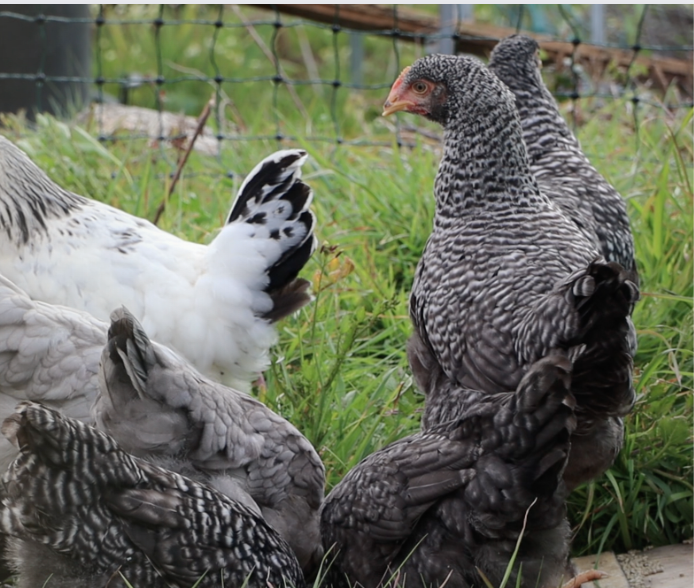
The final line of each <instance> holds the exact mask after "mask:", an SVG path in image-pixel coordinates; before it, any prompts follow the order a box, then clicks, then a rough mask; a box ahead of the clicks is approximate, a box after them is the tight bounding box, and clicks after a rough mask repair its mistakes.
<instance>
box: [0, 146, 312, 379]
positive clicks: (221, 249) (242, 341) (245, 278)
mask: <svg viewBox="0 0 694 588" xmlns="http://www.w3.org/2000/svg"><path fill="white" fill-rule="evenodd" d="M306 158H307V155H306V153H305V152H304V151H301V150H296V149H294V150H287V151H278V152H277V153H274V154H273V155H270V156H269V157H267V158H266V159H264V160H263V161H262V162H260V163H259V164H258V165H257V166H256V167H255V168H254V169H253V171H252V172H251V173H250V174H249V175H248V176H247V177H246V180H245V182H244V183H243V184H242V186H241V188H240V190H239V193H238V195H237V197H236V201H235V203H234V205H233V207H232V209H231V212H230V213H229V216H228V218H227V223H226V225H225V226H224V227H223V228H222V230H221V231H220V233H219V234H218V235H217V236H216V237H215V239H214V240H213V241H212V243H210V245H201V244H198V243H191V242H188V241H184V240H183V239H179V238H178V237H175V236H174V235H171V234H169V233H167V232H165V231H162V230H160V229H158V228H157V227H155V226H154V225H153V224H151V223H150V222H148V221H146V220H143V219H140V218H136V217H134V216H131V215H129V214H127V213H125V212H122V211H120V210H117V209H115V208H112V207H110V206H107V205H106V204H102V203H101V202H97V201H95V200H88V199H86V198H83V197H82V196H78V195H77V194H73V193H71V192H68V191H66V190H63V189H62V188H60V187H59V186H57V185H56V184H55V183H53V182H52V181H51V180H50V179H49V178H48V177H47V176H46V175H45V174H44V173H43V172H42V171H41V170H40V169H39V168H38V167H36V165H34V163H33V162H32V161H31V160H30V159H29V158H28V157H27V156H26V155H25V154H24V153H23V152H22V151H20V150H19V149H18V148H17V147H15V146H14V145H13V144H12V143H10V142H9V141H8V140H6V139H4V138H3V137H0V225H1V226H2V230H0V274H2V275H4V276H5V277H6V278H8V279H10V280H12V281H13V282H15V283H16V284H17V285H18V286H19V287H20V288H22V289H23V290H25V291H26V292H27V294H29V296H31V298H33V299H34V300H41V301H44V302H49V303H51V304H60V305H64V306H69V307H71V308H76V309H79V310H85V311H87V312H89V313H90V314H92V315H93V316H95V317H96V318H98V319H100V320H102V321H107V320H108V317H109V314H110V312H111V311H112V310H113V309H114V308H117V307H119V306H121V305H124V306H127V307H128V308H129V309H130V310H131V312H133V313H134V314H135V316H136V317H137V318H138V320H140V321H142V324H143V325H144V327H145V329H147V332H148V333H149V334H150V335H151V336H152V337H153V338H154V339H155V340H156V341H158V342H159V343H161V344H163V345H167V346H170V347H173V348H174V349H176V350H177V351H178V352H179V353H181V354H183V356H184V357H186V359H188V361H190V362H191V363H192V364H193V365H195V366H196V367H197V368H198V369H199V370H200V371H201V372H203V373H204V374H205V375H207V376H209V377H212V378H215V379H217V380H218V381H222V382H223V383H226V384H227V385H232V386H234V387H236V388H238V389H242V390H245V391H247V390H248V389H250V383H251V382H252V381H254V380H255V379H256V378H257V377H258V375H259V374H260V372H261V371H262V370H264V369H265V368H266V367H267V366H268V364H269V348H270V346H271V345H272V344H273V343H274V342H275V340H276V337H277V335H276V332H275V329H274V326H273V325H272V323H273V322H274V321H276V320H278V319H280V318H282V317H284V316H287V315H288V314H291V313H292V312H294V311H295V310H297V309H298V308H300V307H301V306H303V305H305V304H306V303H307V302H309V300H310V296H309V294H308V293H307V289H308V282H307V281H305V280H302V279H297V274H298V272H299V271H300V270H301V268H302V267H303V266H304V264H305V263H306V261H307V260H308V259H309V257H310V256H311V254H312V252H313V250H314V249H315V238H314V236H313V229H314V224H315V219H314V216H313V213H312V212H311V211H310V210H309V208H308V207H309V205H310V203H311V199H312V193H311V190H310V189H309V187H308V186H307V185H306V184H304V183H303V182H302V181H301V180H300V177H301V166H302V165H303V163H304V162H305V161H306ZM172 317H176V320H171V318H172Z"/></svg>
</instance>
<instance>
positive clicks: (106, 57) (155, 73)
mask: <svg viewBox="0 0 694 588" xmlns="http://www.w3.org/2000/svg"><path fill="white" fill-rule="evenodd" d="M538 6H539V5H529V6H527V7H523V6H520V7H511V6H509V7H497V8H491V7H488V6H484V5H479V6H474V8H472V7H471V6H467V7H466V8H464V9H462V10H461V9H456V10H450V9H448V10H447V11H441V12H439V11H438V8H437V7H432V8H431V9H430V10H431V12H413V10H412V9H411V8H409V7H403V6H399V5H393V6H391V7H388V8H383V7H378V6H375V5H363V6H356V5H312V6H304V5H281V6H276V7H269V6H268V7H247V6H246V7H239V6H228V5H220V6H210V5H204V6H202V5H157V6H152V5H148V6H147V5H146V6H122V5H100V6H92V7H91V9H90V11H88V12H86V13H85V14H82V15H77V16H76V15H68V16H65V15H60V14H52V13H51V12H50V11H49V10H46V11H44V8H46V7H41V6H38V7H34V8H33V12H32V10H30V9H23V10H21V12H20V10H18V9H17V7H14V8H13V7H7V6H6V7H5V9H4V10H2V11H0V27H5V29H8V30H9V29H13V28H17V27H19V26H20V25H21V26H24V27H29V28H31V29H33V37H32V38H33V39H35V40H34V41H33V43H34V45H38V47H37V51H38V57H37V60H36V62H35V63H34V64H31V65H29V66H27V68H28V69H26V70H25V71H18V70H17V67H15V66H12V67H10V66H8V65H7V64H8V63H10V61H11V59H12V58H13V54H21V49H20V48H17V49H16V50H15V51H10V50H8V49H7V48H5V49H4V51H3V53H4V57H2V60H1V61H0V87H2V85H3V84H5V85H6V84H8V83H10V82H17V81H22V82H24V83H25V84H29V85H30V87H31V91H30V94H29V95H30V99H29V102H28V103H27V104H25V106H24V108H25V109H26V110H27V111H28V112H30V113H31V112H33V111H40V110H43V109H45V108H46V107H47V106H46V96H47V95H51V97H50V99H51V100H52V101H54V102H55V103H56V104H57V103H59V102H62V104H61V105H60V106H55V104H53V103H51V104H50V105H49V107H51V106H55V108H54V109H62V110H63V111H67V112H68V113H69V112H70V109H72V114H75V112H74V111H76V110H79V109H80V108H82V104H81V102H83V101H84V100H83V99H84V97H85V96H88V97H89V99H90V100H91V101H92V106H91V109H87V110H82V112H81V113H80V116H81V119H80V120H82V121H83V122H85V123H89V124H92V125H93V128H94V129H95V132H96V133H97V134H98V137H99V139H100V140H102V141H111V140H115V139H117V140H119V141H127V140H135V139H154V140H157V141H159V142H160V143H168V142H174V143H175V142H176V141H179V142H180V141H186V140H188V139H189V138H190V137H191V135H192V134H193V132H194V129H195V127H196V120H195V117H196V116H197V115H198V114H199V113H200V112H201V111H202V110H203V108H204V106H205V104H206V103H207V102H208V100H209V99H210V97H211V96H212V97H213V98H214V101H213V107H212V111H211V116H210V123H209V124H208V125H207V127H206V128H205V130H204V131H203V133H202V134H201V136H200V138H199V139H198V141H197V148H198V149H200V150H206V152H208V153H211V154H219V153H220V152H221V151H222V149H223V148H224V147H225V146H226V145H229V144H231V143H234V142H240V141H257V140H265V141H276V142H278V143H281V144H282V143H287V142H289V141H293V140H297V139H299V138H300V139H301V140H302V141H309V142H320V143H328V144H334V145H392V144H393V133H395V137H396V141H397V142H398V143H399V144H406V143H408V142H411V140H412V136H413V135H412V133H419V134H422V135H424V136H426V137H430V138H432V139H435V138H436V137H435V134H432V133H431V132H430V131H427V129H426V128H419V127H418V128H413V127H411V126H405V127H402V126H400V123H399V122H398V121H395V122H394V123H390V122H386V121H378V122H377V119H378V118H379V114H380V107H381V105H382V102H383V99H384V97H385V94H386V93H387V90H388V88H389V87H390V85H391V83H392V81H393V80H394V78H395V77H396V76H397V75H398V73H399V72H400V70H401V68H402V67H404V66H405V65H407V64H409V63H411V62H412V61H413V60H414V59H415V58H416V57H418V56H420V55H422V54H424V53H426V52H431V51H437V50H442V49H443V50H446V49H448V50H453V51H456V50H457V51H464V52H472V53H476V54H477V55H480V56H484V55H486V54H488V52H489V50H490V49H491V48H492V47H493V45H494V44H495V42H496V41H497V40H498V38H499V37H501V36H504V34H508V33H510V32H514V31H515V30H524V29H533V30H535V31H540V33H541V36H540V37H539V38H540V39H541V45H542V46H543V48H545V49H546V54H545V57H546V58H547V61H548V62H550V64H551V66H552V67H551V68H549V69H550V70H551V72H550V73H551V74H552V75H551V77H552V82H551V84H550V89H551V90H552V91H553V93H554V94H555V96H557V98H558V99H559V100H560V101H566V100H568V101H570V103H571V107H570V108H568V109H567V111H568V112H569V113H571V115H572V116H573V118H574V124H576V123H577V120H576V113H579V112H580V109H581V107H582V105H583V104H587V103H595V102H599V103H605V102H607V101H613V100H620V101H623V102H624V104H625V108H629V109H630V110H631V111H632V112H633V116H634V125H635V127H636V128H637V129H638V124H639V122H638V117H639V111H640V108H642V107H643V106H646V105H647V106H651V107H655V108H660V109H663V111H664V112H665V111H667V110H673V109H681V108H691V107H692V89H691V83H692V72H691V56H692V39H691V36H692V34H691V30H692V29H691V24H689V26H688V28H687V22H686V18H684V17H686V16H687V15H689V18H691V14H690V13H691V10H689V11H687V9H686V8H683V7H680V8H679V9H677V8H676V7H675V8H669V9H668V8H665V7H662V6H649V5H638V6H631V7H616V8H615V7H611V8H610V9H609V10H608V11H607V12H606V13H605V12H603V14H602V20H599V19H598V21H596V16H595V11H591V9H590V7H588V6H585V7H576V5H572V6H573V8H572V7H569V6H568V5H567V6H563V5H556V6H552V7H550V8H549V9H546V10H544V11H541V10H540V9H539V8H538ZM615 10H617V11H621V12H615ZM673 10H675V11H677V10H679V12H678V13H677V12H676V13H675V16H672V14H670V13H671V12H672V11H673ZM668 11H669V12H668ZM297 15H298V16H297ZM446 15H448V16H446ZM678 15H679V17H678ZM682 15H684V17H683V16H682ZM673 18H676V19H677V18H679V21H684V22H680V24H681V25H683V27H682V30H683V32H682V33H678V32H677V30H676V28H673V25H672V19H673ZM472 19H474V20H472ZM668 19H669V20H668ZM596 22H597V23H598V24H597V25H596ZM491 23H493V24H491ZM58 27H63V33H62V34H63V35H64V36H67V37H68V38H70V37H75V36H77V34H78V31H84V30H85V29H86V30H88V32H89V35H90V41H89V42H90V57H91V66H89V65H88V64H87V66H86V67H88V68H89V67H90V70H91V71H80V70H79V68H77V67H73V70H72V71H71V70H70V69H63V70H61V71H56V70H55V68H53V69H50V68H49V67H48V65H49V62H50V57H51V55H52V54H53V53H54V52H55V38H54V37H55V34H53V31H54V29H56V28H58ZM661 29H662V30H661ZM23 34H24V36H25V37H26V36H27V35H26V33H23ZM36 39H38V41H36ZM584 40H586V41H593V42H592V43H591V44H586V43H585V42H584ZM68 60H69V56H68ZM76 62H77V60H76V59H73V60H72V62H71V63H73V65H74V63H76ZM84 67H85V66H84V65H83V66H82V70H84ZM61 86H62V87H65V88H71V90H63V95H62V96H61V95H60V92H53V94H51V92H52V91H53V90H55V89H56V88H58V87H61ZM180 113H185V115H188V118H185V117H184V116H182V115H181V114H180ZM390 125H392V126H390ZM367 129H368V130H367ZM172 165H173V162H172Z"/></svg>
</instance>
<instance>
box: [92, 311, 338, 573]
mask: <svg viewBox="0 0 694 588" xmlns="http://www.w3.org/2000/svg"><path fill="white" fill-rule="evenodd" d="M111 319H112V321H111V327H110V329H109V334H108V343H107V345H106V348H105V349H104V351H103V355H102V360H101V371H100V380H101V388H102V394H101V396H100V397H99V399H98V400H97V402H96V403H95V405H94V417H95V422H96V423H97V424H98V426H99V427H100V428H101V429H102V430H104V431H106V432H107V433H108V434H109V435H112V436H113V437H114V438H115V440H116V441H117V442H118V443H119V444H120V446H121V447H122V448H123V449H124V450H126V451H128V452H129V453H132V454H133V455H136V456H138V457H143V458H145V459H148V460H149V461H153V462H154V463H157V464H159V465H162V466H163V467H166V468H167V469H172V470H174V471H177V472H180V473H183V474H185V475H188V476H191V477H193V478H194V479H196V480H200V481H204V482H207V483H209V484H211V485H213V486H214V487H215V488H217V489H218V490H220V491H221V492H224V493H225V494H227V495H230V496H232V497H233V498H235V499H236V500H239V501H243V502H244V503H246V504H247V505H248V506H249V507H251V508H255V509H256V510H258V509H259V510H260V511H261V512H262V513H263V516H264V517H265V518H266V520H267V521H268V522H269V523H270V524H271V525H273V526H274V527H275V529H276V530H277V531H278V532H279V533H280V534H281V536H282V537H284V538H285V539H286V540H287V542H288V543H289V544H290V545H291V546H292V548H294V550H295V551H296V553H297V557H298V558H299V561H300V563H301V565H302V566H303V567H309V566H310V565H313V563H315V560H316V559H317V558H318V559H319V557H320V552H321V546H320V539H319V534H318V525H319V522H318V511H319V508H320V505H321V503H322V500H323V487H324V483H325V470H324V468H323V464H322V462H321V460H320V458H319V457H318V454H317V453H316V451H315V449H314V448H313V446H312V445H311V443H310V442H309V441H308V440H307V439H306V438H305V437H304V436H303V435H302V434H301V433H300V432H299V431H298V430H297V429H296V428H295V427H294V426H292V425H291V424H290V423H289V422H287V421H286V420H285V419H283V418H282V417H281V416H279V415H277V414H275V413H274V412H272V411H271V410H270V409H268V408H267V407H266V406H265V405H263V404H262V403H260V402H258V401H257V400H255V399H253V398H251V397H250V396H248V395H247V394H244V393H242V392H237V391H235V390H233V389H230V388H226V387H224V386H222V385H220V384H216V383H215V382H212V381H211V380H208V379H207V378H205V377H203V376H202V375H201V374H199V373H198V372H196V371H195V370H194V369H193V368H192V367H190V366H189V365H188V364H187V363H185V362H184V361H182V360H181V359H180V358H179V357H178V356H177V355H176V354H175V353H173V352H171V351H170V350H168V349H166V348H163V347H162V346H160V345H157V344H155V343H152V342H151V341H150V339H149V338H148V337H147V334H146V333H145V332H144V330H143V329H142V327H141V326H140V324H139V323H138V321H137V320H136V319H135V318H134V317H133V316H132V315H131V314H130V313H129V312H128V311H127V309H125V308H121V309H118V310H116V311H114V313H113V314H112V317H111Z"/></svg>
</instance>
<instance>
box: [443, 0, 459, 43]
mask: <svg viewBox="0 0 694 588" xmlns="http://www.w3.org/2000/svg"><path fill="white" fill-rule="evenodd" d="M456 8H457V6H456V5H455V4H439V18H440V19H441V20H440V22H441V28H440V29H439V33H440V34H441V39H439V53H447V54H449V55H450V54H453V53H455V41H454V40H453V33H455V25H456V21H457V19H456V14H455V13H456Z"/></svg>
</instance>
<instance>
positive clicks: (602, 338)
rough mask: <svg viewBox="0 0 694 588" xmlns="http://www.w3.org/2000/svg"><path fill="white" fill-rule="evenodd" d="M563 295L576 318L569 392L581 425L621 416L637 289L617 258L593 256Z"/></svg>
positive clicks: (627, 401) (628, 391)
mask: <svg viewBox="0 0 694 588" xmlns="http://www.w3.org/2000/svg"><path fill="white" fill-rule="evenodd" d="M567 295H568V296H571V297H572V298H573V304H574V306H575V308H576V310H577V312H578V315H579V320H580V322H581V327H580V329H579V337H578V338H577V340H576V341H575V342H574V343H575V345H576V347H575V348H574V349H572V350H571V354H572V359H573V362H574V373H573V384H572V392H573V393H574V395H575V397H576V401H577V404H578V405H577V415H578V416H579V429H581V428H585V427H587V426H589V424H590V423H591V422H592V420H593V419H594V418H597V419H604V418H606V417H621V416H624V415H626V414H628V413H629V412H630V411H631V409H632V407H633V404H634V400H635V393H634V388H633V385H632V371H633V367H634V365H633V358H634V355H635V353H636V331H635V329H634V325H633V323H632V322H631V318H630V315H631V313H632V311H633V308H634V304H635V303H636V301H637V300H638V299H639V289H638V287H637V285H636V277H635V276H634V275H633V273H632V272H629V271H627V270H625V269H624V268H622V266H620V265H619V264H617V263H604V262H593V263H591V264H590V265H589V266H588V268H587V269H586V271H585V272H584V273H583V274H582V275H581V276H580V277H579V278H577V279H576V281H575V282H574V283H573V284H572V287H571V289H570V291H569V292H567ZM579 432H580V431H579Z"/></svg>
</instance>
